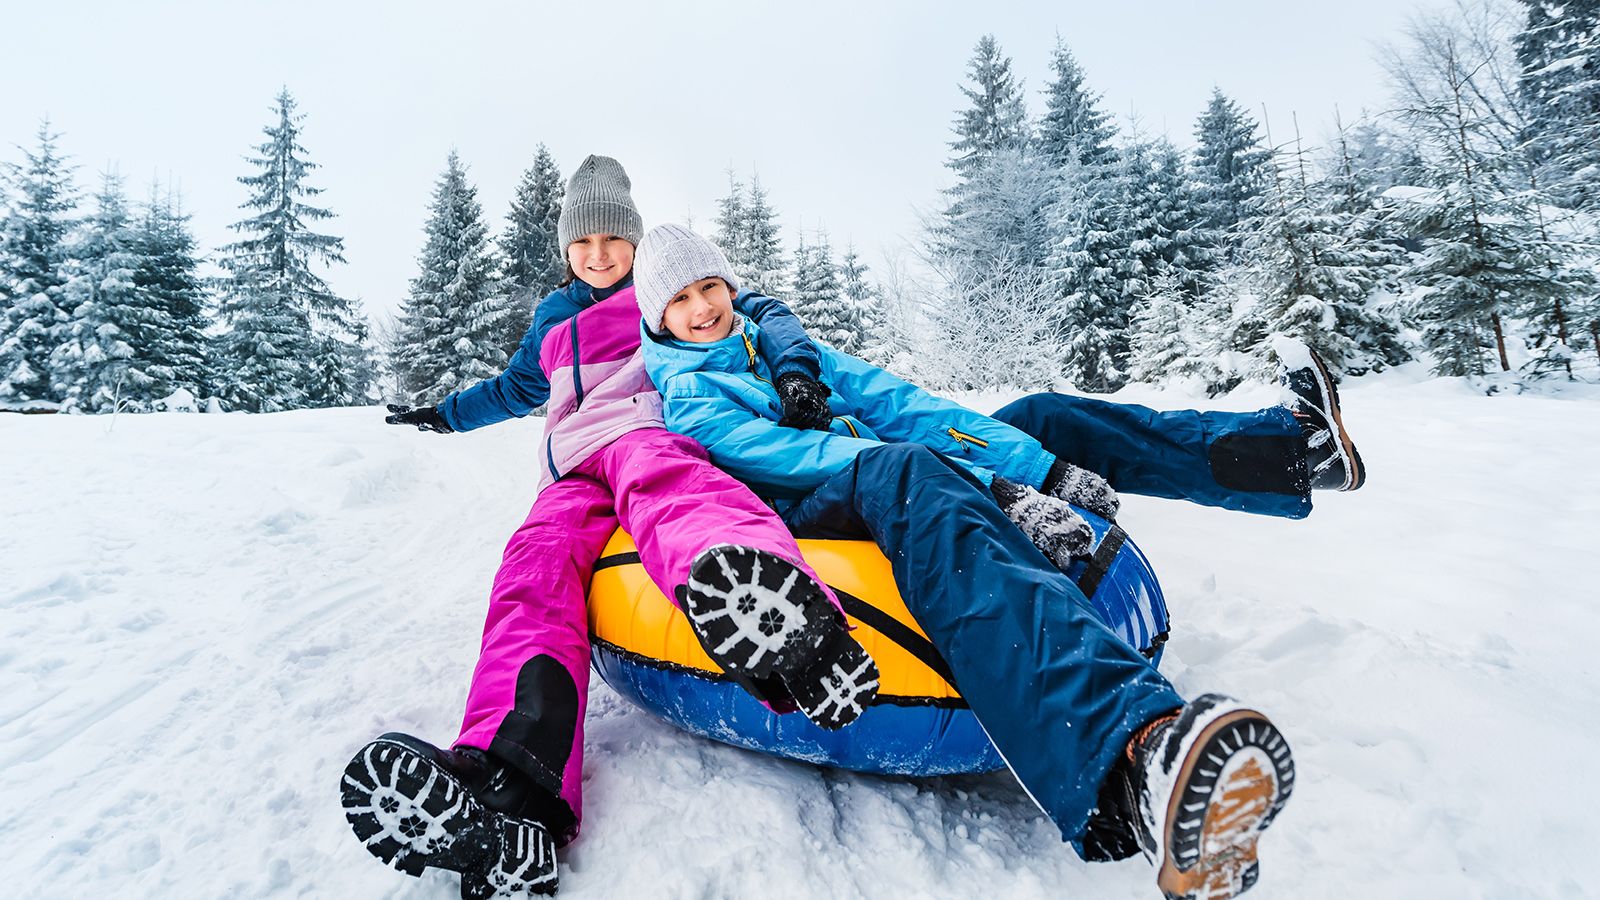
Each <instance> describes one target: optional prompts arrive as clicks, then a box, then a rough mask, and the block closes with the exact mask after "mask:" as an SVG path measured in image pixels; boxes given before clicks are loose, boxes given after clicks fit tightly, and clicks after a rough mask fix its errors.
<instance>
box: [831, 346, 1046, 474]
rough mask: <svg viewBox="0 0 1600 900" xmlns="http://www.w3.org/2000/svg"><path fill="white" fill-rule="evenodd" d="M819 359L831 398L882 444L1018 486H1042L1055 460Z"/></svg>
mask: <svg viewBox="0 0 1600 900" xmlns="http://www.w3.org/2000/svg"><path fill="white" fill-rule="evenodd" d="M822 353H823V361H824V368H825V370H826V371H827V373H828V378H829V384H830V385H831V386H832V387H833V389H834V391H835V393H838V394H840V395H841V396H842V399H843V400H844V401H845V402H846V403H847V404H848V405H849V406H850V407H851V408H852V409H853V410H854V411H855V414H856V416H857V417H858V418H860V419H861V421H863V422H865V423H866V425H867V427H868V428H871V429H872V430H873V431H874V432H875V433H876V434H877V435H878V437H880V438H882V439H883V440H884V441H887V442H889V443H892V444H899V443H916V444H923V445H925V446H927V447H929V448H931V449H934V450H937V451H939V452H940V453H943V454H945V455H946V456H949V457H951V458H954V459H959V460H962V461H964V462H967V463H968V464H970V465H972V466H974V467H983V468H986V469H990V470H993V471H994V472H995V473H996V474H998V475H1000V476H1002V477H1004V478H1007V479H1010V480H1011V481H1015V482H1017V483H1019V484H1025V485H1028V486H1029V487H1033V488H1038V487H1041V486H1042V485H1043V484H1044V479H1045V476H1047V475H1048V474H1049V473H1050V465H1051V464H1052V463H1054V462H1055V460H1056V458H1055V455H1054V454H1052V453H1050V452H1049V451H1048V450H1046V449H1044V446H1043V445H1041V444H1040V443H1039V441H1038V440H1036V439H1035V438H1034V437H1033V436H1031V435H1029V434H1027V433H1025V432H1023V431H1020V430H1018V429H1016V428H1013V427H1012V426H1010V425H1007V424H1005V423H1004V422H1000V421H997V420H995V419H991V418H990V417H988V416H986V415H983V414H981V413H976V412H973V411H972V410H970V409H967V408H966V407H965V406H962V405H961V404H959V403H955V402H953V401H951V400H946V399H945V398H943V397H939V396H936V395H934V394H930V393H928V392H927V391H925V390H923V389H922V388H920V387H917V386H916V385H914V384H911V383H909V382H906V381H902V380H900V379H899V378H896V377H895V376H893V375H890V374H889V373H888V372H885V371H883V370H882V369H880V368H878V367H877V366H874V365H871V364H870V363H866V362H863V361H862V360H859V359H856V358H855V357H854V356H851V355H849V354H847V353H840V352H839V351H837V350H834V349H833V348H831V347H824V348H822Z"/></svg>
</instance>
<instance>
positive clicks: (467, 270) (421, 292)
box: [395, 151, 507, 403]
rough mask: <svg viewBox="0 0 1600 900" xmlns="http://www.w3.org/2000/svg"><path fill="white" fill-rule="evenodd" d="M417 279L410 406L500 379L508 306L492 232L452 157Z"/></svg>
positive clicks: (408, 318) (409, 318) (406, 364)
mask: <svg viewBox="0 0 1600 900" xmlns="http://www.w3.org/2000/svg"><path fill="white" fill-rule="evenodd" d="M424 231H425V234H426V241H425V243H424V244H423V248H422V253H421V255H420V256H419V257H418V260H417V262H418V266H419V268H420V271H419V272H418V274H417V277H416V278H414V279H412V281H411V293H410V294H409V295H408V296H407V297H406V299H405V302H404V304H403V305H402V310H401V320H400V321H401V324H400V331H401V335H402V337H403V341H402V342H401V345H400V352H401V353H402V354H404V358H403V359H401V360H397V361H396V362H395V365H396V368H398V369H400V370H401V371H402V372H404V373H405V385H406V391H407V394H408V396H409V398H410V400H411V401H412V402H416V403H434V402H438V401H439V400H441V399H443V397H444V396H445V395H446V394H448V393H450V392H451V391H456V390H460V389H462V388H465V387H469V386H471V385H473V384H475V383H477V382H478V381H481V380H483V379H485V378H489V377H492V376H494V375H496V374H498V373H499V372H500V371H501V369H503V368H504V367H505V363H506V354H505V351H504V350H502V349H501V347H500V338H501V336H502V335H503V334H504V333H505V319H506V315H507V311H506V307H505V303H504V301H503V299H502V297H501V295H500V294H499V293H498V290H497V289H498V280H497V279H496V278H495V271H494V268H495V261H494V259H493V257H492V255H491V252H490V246H489V229H488V226H486V225H485V224H484V222H483V208H482V207H481V206H480V205H479V204H478V192H477V189H476V188H474V187H473V186H472V185H471V184H469V183H468V182H467V173H466V169H464V168H463V167H462V165H461V160H460V158H459V157H458V156H457V155H456V153H455V152H454V151H451V153H450V156H449V159H448V160H447V161H446V163H445V170H444V172H443V174H441V175H440V176H439V180H438V182H437V183H436V184H435V186H434V190H433V202H432V204H431V206H430V207H429V212H428V222H427V225H426V226H425V228H424Z"/></svg>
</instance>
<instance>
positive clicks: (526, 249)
mask: <svg viewBox="0 0 1600 900" xmlns="http://www.w3.org/2000/svg"><path fill="white" fill-rule="evenodd" d="M565 194H566V185H564V184H563V183H562V180H561V170H560V169H558V168H557V167H556V161H555V158H554V157H552V156H551V155H550V151H549V149H548V148H546V147H545V145H544V144H540V145H539V149H538V152H537V153H535V154H534V158H533V165H532V166H531V167H529V169H528V171H526V172H524V173H523V174H522V181H521V182H519V183H518V184H517V192H516V196H515V197H514V198H513V199H512V201H511V211H510V212H509V213H507V214H506V221H507V224H506V229H505V231H504V232H502V233H501V235H500V256H501V259H502V260H503V261H504V268H503V269H502V270H501V273H500V275H501V278H502V279H503V280H504V281H505V285H504V287H503V288H502V290H503V291H504V293H505V295H506V297H507V298H508V304H509V307H510V311H509V313H508V315H507V316H506V329H505V334H504V337H503V339H502V341H501V349H502V350H504V351H505V352H506V354H507V355H510V354H512V353H515V352H516V349H517V345H518V344H520V343H521V342H522V337H523V335H524V333H526V332H527V330H528V325H529V323H530V322H531V321H532V313H533V309H534V307H535V306H536V305H537V303H538V301H539V300H540V299H541V298H543V297H544V296H545V295H547V294H549V293H550V292H551V291H553V290H555V289H556V288H557V287H558V286H559V285H560V284H561V281H562V279H563V278H565V276H566V258H565V257H564V256H563V248H562V246H561V241H560V239H559V238H558V237H557V234H556V223H557V222H558V221H559V220H560V218H561V199H562V197H563V196H564V195H565Z"/></svg>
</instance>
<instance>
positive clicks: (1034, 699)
mask: <svg viewBox="0 0 1600 900" xmlns="http://www.w3.org/2000/svg"><path fill="white" fill-rule="evenodd" d="M783 518H784V523H785V524H787V525H788V526H789V527H790V529H791V530H792V531H794V533H795V535H796V536H797V537H810V538H825V539H826V538H832V539H857V540H859V539H864V538H870V539H871V540H873V541H876V542H877V544H878V546H879V547H880V548H882V549H883V552H884V555H885V556H887V557H888V558H889V563H890V565H891V567H892V568H893V570H894V580H895V583H896V584H897V585H898V586H899V588H900V594H901V596H902V597H903V598H905V601H906V606H907V607H908V608H909V609H910V610H911V614H912V615H913V616H915V617H916V620H917V622H918V623H919V624H920V625H921V626H922V629H923V630H924V631H925V632H927V634H928V637H929V638H930V639H931V640H932V641H933V644H934V646H936V647H938V648H939V652H940V653H941V654H942V655H943V656H944V658H945V661H946V662H948V663H949V665H950V669H951V671H952V672H953V673H954V674H955V678H956V682H957V684H956V687H957V689H959V690H960V691H961V695H962V696H963V697H964V698H966V701H967V703H968V704H969V705H970V706H971V707H972V711H973V713H975V714H976V715H977V717H978V721H979V722H981V723H982V724H983V727H984V730H985V731H987V732H988V734H989V738H990V740H992V741H993V742H994V745H995V747H996V748H997V749H999V751H1000V755H1001V756H1003V757H1004V758H1005V760H1006V763H1007V764H1008V765H1009V766H1010V767H1011V771H1012V772H1014V773H1015V774H1016V776H1017V779H1018V780H1019V781H1021V782H1022V785H1023V787H1024V788H1026V789H1027V791H1028V793H1029V794H1030V795H1031V796H1032V797H1033V799H1034V801H1035V802H1037V803H1038V804H1039V806H1040V807H1041V808H1043V810H1044V811H1045V813H1046V814H1047V815H1049V816H1050V818H1051V820H1052V821H1054V822H1055V824H1056V826H1057V827H1059V828H1060V829H1061V834H1062V837H1063V838H1064V839H1066V840H1068V841H1072V842H1073V844H1074V846H1078V845H1079V839H1080V836H1081V835H1082V833H1083V828H1084V824H1085V823H1086V822H1087V821H1088V818H1089V814H1090V812H1091V811H1092V810H1093V809H1094V807H1095V803H1096V798H1097V794H1098V791H1099V789H1100V783H1101V781H1102V780H1103V779H1104V778H1105V775H1106V773H1107V771H1109V769H1110V768H1111V764H1112V762H1113V761H1114V760H1115V758H1116V756H1117V754H1119V753H1121V752H1122V751H1123V749H1124V748H1125V747H1126V746H1127V743H1128V740H1129V739H1130V738H1131V737H1132V735H1133V732H1135V731H1136V730H1138V729H1139V727H1140V726H1142V725H1144V724H1145V723H1146V722H1149V721H1150V720H1151V719H1154V718H1155V717H1156V716H1158V715H1160V714H1161V713H1164V712H1167V711H1169V710H1173V709H1176V708H1178V707H1179V706H1181V705H1183V700H1182V699H1181V698H1180V697H1179V696H1178V695H1177V693H1176V692H1175V691H1173V689H1172V686H1171V685H1170V684H1169V683H1168V682H1167V680H1166V679H1165V678H1164V677H1162V676H1161V674H1160V673H1159V672H1157V671H1156V670H1155V667H1153V666H1151V665H1150V663H1149V662H1148V661H1147V660H1146V659H1145V658H1144V657H1143V656H1141V655H1140V654H1139V653H1138V651H1136V650H1134V649H1133V648H1132V647H1130V646H1128V645H1127V644H1126V643H1125V642H1124V641H1123V640H1122V639H1121V638H1120V637H1118V636H1117V635H1116V634H1115V633H1114V632H1112V631H1111V630H1110V629H1109V628H1107V627H1106V625H1105V623H1104V622H1103V621H1101V619H1100V617H1099V614H1098V613H1097V612H1095V608H1094V606H1093V604H1091V603H1090V602H1089V601H1088V600H1087V599H1086V598H1085V597H1084V596H1083V593H1082V592H1081V591H1079V590H1078V586H1077V585H1076V584H1074V583H1073V582H1072V580H1071V579H1070V578H1068V577H1067V576H1066V575H1064V574H1062V573H1061V571H1060V570H1059V569H1057V568H1056V567H1055V566H1053V565H1051V563H1050V561H1049V560H1048V559H1046V558H1045V556H1044V554H1042V553H1040V552H1039V550H1038V548H1037V547H1035V546H1034V545H1033V544H1032V542H1030V541H1029V540H1028V538H1027V537H1026V536H1025V535H1023V533H1022V532H1021V531H1020V530H1018V528H1017V527H1016V525H1014V524H1012V522H1011V520H1009V519H1007V518H1006V517H1005V514H1004V513H1002V512H1001V511H1000V507H999V506H998V505H997V504H996V503H995V502H994V499H993V498H992V497H991V496H990V494H989V490H988V488H987V487H985V486H984V485H983V483H982V482H980V481H978V480H977V479H976V478H974V477H973V476H972V475H971V474H970V473H968V472H967V471H966V470H964V469H963V468H962V467H961V466H960V465H958V464H956V463H954V462H952V461H950V460H948V459H946V458H945V457H943V456H941V455H940V454H938V453H936V452H934V451H932V450H929V449H928V448H927V447H924V446H922V445H921V444H885V445H882V446H877V447H873V448H870V449H867V450H864V451H862V453H861V454H860V455H859V456H857V457H856V459H855V461H854V462H853V463H852V464H851V465H850V467H849V468H848V469H845V470H844V471H843V472H840V473H839V474H837V475H835V476H834V477H833V478H831V479H829V480H828V481H827V482H825V483H824V484H823V485H822V486H821V487H819V488H817V489H816V490H815V491H813V492H812V493H810V494H809V495H807V496H806V497H805V498H803V499H801V500H800V501H799V502H798V503H797V504H796V505H795V506H794V507H792V508H791V509H790V510H789V511H788V512H787V513H786V514H785V515H784V517H783ZM1081 849H1082V848H1081V846H1079V850H1080V851H1081Z"/></svg>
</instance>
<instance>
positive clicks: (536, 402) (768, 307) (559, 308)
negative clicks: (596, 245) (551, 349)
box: [439, 274, 822, 431]
mask: <svg viewBox="0 0 1600 900" xmlns="http://www.w3.org/2000/svg"><path fill="white" fill-rule="evenodd" d="M632 283H633V276H632V275H631V274H630V275H629V276H628V277H627V278H624V279H623V280H622V281H620V282H618V283H616V284H614V285H612V286H611V287H609V288H605V289H603V290H599V291H597V290H595V289H594V288H592V287H590V286H589V285H587V284H585V283H584V282H583V281H581V280H579V279H574V280H573V282H572V283H571V284H568V285H566V286H564V287H560V288H557V289H556V290H554V291H551V292H550V294H549V296H547V297H545V298H544V299H543V300H541V301H539V307H538V309H537V310H535V311H534V314H533V324H532V325H531V326H529V328H528V333H527V334H525V335H523V336H522V343H521V345H520V346H518V347H517V352H516V353H514V354H512V356H511V361H510V362H508V363H507V364H506V368H505V371H504V372H501V373H500V374H499V375H496V376H494V377H493V378H485V379H484V380H483V381H480V382H478V383H477V384H475V385H473V386H472V387H469V388H465V389H463V390H460V391H456V392H454V393H452V394H450V395H449V396H447V397H445V398H444V399H443V400H441V401H440V402H439V415H441V416H443V417H444V420H445V423H446V424H448V425H449V426H450V427H451V428H453V429H454V430H456V431H471V430H472V429H474V428H482V427H483V426H485V425H493V424H494V423H496V422H503V421H505V420H506V419H510V418H514V417H520V416H525V415H527V414H528V413H530V412H533V411H534V410H535V409H537V408H538V407H539V406H541V405H543V403H544V401H545V400H547V399H549V397H550V382H549V380H548V379H546V378H545V375H544V370H543V369H542V368H540V366H539V347H540V345H541V344H543V343H544V336H545V335H546V334H548V333H549V332H550V329H552V328H554V327H556V326H557V325H560V324H561V323H562V322H565V321H566V320H568V319H570V318H572V317H573V316H575V315H577V314H578V313H580V312H583V311H584V310H586V309H588V308H589V307H591V306H593V305H595V304H596V303H599V302H600V301H601V300H604V299H606V298H607V297H609V296H611V295H612V294H614V293H616V292H617V291H620V290H622V289H623V288H625V287H627V286H628V285H630V284H632ZM739 300H740V302H739V303H738V305H737V306H736V307H735V308H736V309H737V310H738V311H739V313H740V314H741V315H743V316H744V317H745V318H746V319H751V320H755V319H760V320H761V321H762V322H763V323H765V324H766V326H767V337H766V338H765V339H764V341H763V343H761V344H760V345H759V346H758V347H757V349H758V350H760V351H761V352H762V353H763V354H768V355H769V358H770V359H771V360H772V361H773V366H774V367H775V368H776V369H777V371H778V372H779V374H784V373H788V372H799V373H802V374H804V375H806V376H807V377H809V378H813V379H816V378H819V377H820V375H821V373H822V369H821V363H820V362H819V360H818V358H817V350H816V345H815V344H813V343H812V342H811V339H810V338H809V337H807V335H806V332H805V329H804V328H803V327H802V326H801V325H800V322H799V320H798V319H796V318H795V317H794V313H792V312H790V311H789V308H788V307H787V306H784V305H783V304H782V303H780V302H779V301H777V300H774V299H772V298H771V297H766V296H763V295H761V294H757V293H754V292H746V293H744V294H741V295H739Z"/></svg>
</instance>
